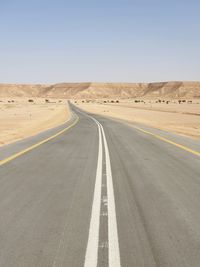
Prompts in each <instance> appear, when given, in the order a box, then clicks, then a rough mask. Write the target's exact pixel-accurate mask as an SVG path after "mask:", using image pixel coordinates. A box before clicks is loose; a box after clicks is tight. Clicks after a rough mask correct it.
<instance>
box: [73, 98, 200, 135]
mask: <svg viewBox="0 0 200 267" xmlns="http://www.w3.org/2000/svg"><path fill="white" fill-rule="evenodd" d="M133 101H134V100H132V102H131V101H130V100H129V101H120V102H119V103H103V101H95V102H93V103H82V101H78V102H77V104H78V106H79V107H80V108H82V109H84V110H86V111H88V112H91V113H96V114H101V115H104V116H109V117H113V118H119V119H122V120H126V121H128V122H130V123H134V122H136V123H142V124H146V125H149V126H152V127H155V128H158V129H162V130H166V131H170V132H174V133H178V134H181V135H186V136H190V137H192V138H195V139H200V104H198V103H200V101H198V100H195V101H193V103H192V104H188V103H182V104H178V103H177V102H176V101H174V102H173V103H172V102H171V103H169V104H166V103H155V101H152V100H151V101H146V103H137V104H136V103H134V102H133Z"/></svg>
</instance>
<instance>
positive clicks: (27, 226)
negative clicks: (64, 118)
mask: <svg viewBox="0 0 200 267" xmlns="http://www.w3.org/2000/svg"><path fill="white" fill-rule="evenodd" d="M71 108H72V110H73V112H74V115H73V116H72V119H71V121H69V122H68V123H67V124H66V125H62V126H60V127H57V128H55V129H52V130H49V131H46V132H44V133H41V134H39V135H37V136H35V137H31V138H27V139H25V140H22V141H20V142H16V143H14V144H12V145H7V146H4V147H2V148H1V149H0V162H2V165H1V166H0V266H2V267H5V266H6V267H33V266H34V267H35V266H39V267H46V266H48V267H57V266H63V267H64V266H69V267H71V266H73V267H79V266H84V267H106V266H109V267H129V266H130V267H132V266H133V267H134V266H135V267H154V266H161V267H165V266H166V267H167V266H170V267H179V266H180V267H199V266H200V212H199V210H200V157H199V156H198V153H199V152H200V144H199V142H198V141H193V140H191V139H188V138H184V137H180V136H177V135H173V134H170V133H166V132H163V131H159V130H156V129H151V128H147V127H144V126H143V130H144V131H141V130H139V129H138V126H137V127H136V126H135V128H134V127H132V126H130V125H127V124H125V123H122V122H120V121H116V120H111V119H108V118H105V117H101V116H97V115H88V114H86V113H84V112H83V111H80V110H79V109H78V108H76V107H74V106H71ZM77 116H78V117H79V121H78V122H77V121H76V120H77V119H76V118H77ZM70 125H73V127H70ZM141 127H142V126H141ZM66 128H67V129H66ZM64 129H66V131H63V130H64ZM61 131H62V133H60V134H59V135H56V134H57V133H58V132H61ZM148 132H150V133H152V135H151V134H148ZM53 136H54V138H50V137H53ZM159 136H160V137H161V138H158V137H159ZM164 139H166V140H170V141H172V142H171V143H170V142H166V141H165V140H164ZM44 140H46V141H45V142H44ZM40 143H41V144H40ZM173 143H174V144H173ZM36 144H39V145H36ZM175 144H178V145H179V144H181V146H182V148H181V146H176V145H175ZM35 145H36V146H35ZM30 147H32V149H28V150H27V148H30ZM183 148H188V150H187V149H186V150H185V149H183ZM26 150H27V151H26ZM190 150H191V151H195V152H197V153H196V154H195V153H190ZM22 151H24V152H23V153H21V152H22ZM19 152H20V153H19ZM18 154H19V155H18ZM13 155H17V156H16V157H14V158H12V156H13ZM5 159H10V160H7V161H5Z"/></svg>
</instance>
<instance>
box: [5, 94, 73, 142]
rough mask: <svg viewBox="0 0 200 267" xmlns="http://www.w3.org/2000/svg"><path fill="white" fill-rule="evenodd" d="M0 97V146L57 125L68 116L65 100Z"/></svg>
mask: <svg viewBox="0 0 200 267" xmlns="http://www.w3.org/2000/svg"><path fill="white" fill-rule="evenodd" d="M12 100H14V102H11V103H8V101H10V99H1V101H2V102H0V146H1V145H4V144H7V143H11V142H13V141H16V140H19V139H22V138H25V137H28V136H32V135H34V134H37V133H39V132H41V131H43V130H46V129H49V128H52V127H54V126H57V125H59V124H61V123H63V122H65V121H66V120H67V119H68V118H69V109H68V105H66V101H65V102H64V101H62V102H59V101H58V100H55V99H54V100H53V101H54V103H45V100H44V99H34V102H33V103H29V102H28V99H25V98H23V99H21V98H19V99H13V98H12Z"/></svg>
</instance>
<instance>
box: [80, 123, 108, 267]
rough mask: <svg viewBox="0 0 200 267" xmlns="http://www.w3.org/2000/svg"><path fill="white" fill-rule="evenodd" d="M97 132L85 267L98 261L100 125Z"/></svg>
mask: <svg viewBox="0 0 200 267" xmlns="http://www.w3.org/2000/svg"><path fill="white" fill-rule="evenodd" d="M98 132H99V153H98V162H97V171H96V182H95V188H94V197H93V204H92V213H91V220H90V228H89V237H88V243H87V249H86V254H85V264H84V266H85V267H96V266H97V263H98V247H99V224H100V209H101V184H102V159H103V156H102V137H101V130H100V126H99V125H98Z"/></svg>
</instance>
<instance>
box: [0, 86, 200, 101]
mask: <svg viewBox="0 0 200 267" xmlns="http://www.w3.org/2000/svg"><path fill="white" fill-rule="evenodd" d="M2 97H51V98H65V99H100V98H101V99H102V98H120V99H121V98H124V99H126V98H148V99H151V98H158V97H159V98H169V99H171V98H186V99H192V98H200V82H161V83H60V84H53V85H42V84H38V85H26V84H24V85H23V84H20V85H19V84H0V98H2Z"/></svg>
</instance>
